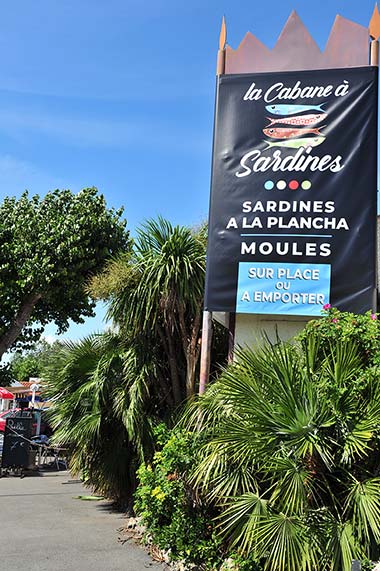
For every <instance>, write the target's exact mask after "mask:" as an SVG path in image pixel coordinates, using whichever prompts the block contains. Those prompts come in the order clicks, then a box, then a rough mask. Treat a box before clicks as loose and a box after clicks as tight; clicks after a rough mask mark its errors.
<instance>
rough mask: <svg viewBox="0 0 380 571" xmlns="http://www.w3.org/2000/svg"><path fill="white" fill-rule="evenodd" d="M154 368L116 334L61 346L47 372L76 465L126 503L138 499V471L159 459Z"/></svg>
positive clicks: (60, 437)
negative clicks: (155, 447)
mask: <svg viewBox="0 0 380 571" xmlns="http://www.w3.org/2000/svg"><path fill="white" fill-rule="evenodd" d="M153 373H154V364H152V363H150V362H149V363H148V360H147V357H146V355H140V354H139V350H138V348H135V347H133V346H131V345H130V346H128V347H126V345H125V343H123V342H122V341H121V339H120V338H119V337H118V336H116V335H113V334H96V335H91V336H89V337H87V338H85V339H82V340H81V341H78V342H76V343H72V342H65V343H64V344H62V345H61V347H58V348H57V350H56V351H55V354H54V355H51V358H50V360H49V362H48V364H47V366H46V367H45V368H44V370H43V373H42V375H43V380H44V385H45V388H44V395H45V396H47V397H48V398H52V399H54V404H53V406H52V407H51V410H50V416H51V422H52V425H53V427H54V428H55V434H54V438H55V440H56V442H58V443H60V444H63V445H67V446H68V447H69V448H70V451H71V460H70V468H71V469H72V471H73V472H74V473H76V474H79V473H81V474H82V475H83V477H84V479H85V481H86V483H87V484H89V485H91V486H93V487H94V488H95V489H96V490H97V491H98V492H100V493H103V494H105V495H107V496H108V497H113V498H115V499H116V500H118V501H123V502H125V501H126V500H128V499H129V500H130V498H131V491H133V489H134V487H135V472H136V469H137V467H138V465H139V463H140V462H141V461H142V460H147V459H149V458H150V457H151V456H152V454H153V438H152V435H151V420H150V419H151V418H152V417H154V415H155V414H156V408H155V407H156V403H157V399H156V398H155V397H154V394H155V393H154V390H155V387H156V385H155V384H154V383H152V382H151V381H150V380H151V379H152V378H153Z"/></svg>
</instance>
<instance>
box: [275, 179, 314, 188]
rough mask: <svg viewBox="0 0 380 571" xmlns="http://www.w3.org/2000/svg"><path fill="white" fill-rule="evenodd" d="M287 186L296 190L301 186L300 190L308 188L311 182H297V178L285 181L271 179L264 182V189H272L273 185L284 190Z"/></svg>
mask: <svg viewBox="0 0 380 571" xmlns="http://www.w3.org/2000/svg"><path fill="white" fill-rule="evenodd" d="M287 186H288V187H289V189H290V190H297V189H298V188H299V187H301V188H302V190H309V189H310V188H311V182H310V180H303V181H302V182H301V183H299V182H298V180H291V181H290V182H289V183H287V182H286V181H285V180H279V181H277V182H276V183H275V182H273V180H267V181H265V183H264V188H265V190H273V189H274V187H276V188H277V190H285V189H286V187H287Z"/></svg>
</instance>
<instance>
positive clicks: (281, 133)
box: [263, 125, 326, 139]
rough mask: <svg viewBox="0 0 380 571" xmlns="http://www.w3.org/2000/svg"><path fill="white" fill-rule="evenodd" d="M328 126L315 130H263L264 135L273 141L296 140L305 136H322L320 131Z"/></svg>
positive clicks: (280, 128)
mask: <svg viewBox="0 0 380 571" xmlns="http://www.w3.org/2000/svg"><path fill="white" fill-rule="evenodd" d="M325 126H326V125H321V126H320V127H316V128H315V129H294V128H293V129H292V128H291V127H269V128H267V129H263V133H264V135H266V136H267V137H271V138H272V139H294V138H296V137H303V136H304V135H322V133H321V132H320V129H323V127H325Z"/></svg>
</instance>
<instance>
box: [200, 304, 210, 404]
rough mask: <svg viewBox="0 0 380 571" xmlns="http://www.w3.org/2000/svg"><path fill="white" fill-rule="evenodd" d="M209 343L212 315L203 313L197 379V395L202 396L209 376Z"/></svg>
mask: <svg viewBox="0 0 380 571" xmlns="http://www.w3.org/2000/svg"><path fill="white" fill-rule="evenodd" d="M211 341H212V313H211V312H210V311H204V312H203V324H202V346H201V371H200V377H199V394H200V395H203V393H204V392H205V390H206V386H207V382H208V378H209V375H210V362H211Z"/></svg>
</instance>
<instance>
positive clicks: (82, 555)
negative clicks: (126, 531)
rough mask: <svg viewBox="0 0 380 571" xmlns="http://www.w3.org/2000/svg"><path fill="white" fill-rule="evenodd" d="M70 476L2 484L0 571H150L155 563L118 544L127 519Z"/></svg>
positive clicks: (0, 481) (132, 547) (141, 552)
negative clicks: (89, 497) (88, 498)
mask: <svg viewBox="0 0 380 571" xmlns="http://www.w3.org/2000/svg"><path fill="white" fill-rule="evenodd" d="M70 478H71V476H70V474H69V473H68V472H60V473H57V474H54V473H50V474H47V475H44V476H43V477H38V476H34V477H25V478H24V479H20V478H14V477H8V478H2V479H0V536H1V542H0V570H1V571H37V570H38V571H145V570H146V569H152V570H153V569H155V570H156V571H159V570H161V569H162V567H161V566H160V565H158V564H155V563H152V561H151V559H150V557H149V556H148V555H147V554H146V553H145V551H144V550H143V549H141V548H140V547H138V546H137V545H135V544H133V543H132V542H128V543H125V544H124V545H122V544H121V543H119V542H118V541H117V538H118V533H117V529H118V528H120V527H121V526H122V525H123V515H122V514H120V513H115V512H113V511H112V509H111V506H110V504H109V503H108V502H106V501H101V502H94V501H91V502H86V501H81V500H78V499H73V498H74V497H75V496H78V495H80V494H85V495H89V491H88V490H84V489H83V488H82V486H81V485H80V484H79V483H76V482H73V481H71V482H70Z"/></svg>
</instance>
